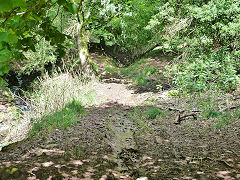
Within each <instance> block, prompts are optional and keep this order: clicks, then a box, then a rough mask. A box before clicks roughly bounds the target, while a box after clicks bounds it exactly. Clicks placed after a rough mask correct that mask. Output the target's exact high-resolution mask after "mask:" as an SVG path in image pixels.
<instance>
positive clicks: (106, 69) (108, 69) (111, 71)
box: [105, 66, 117, 75]
mask: <svg viewBox="0 0 240 180" xmlns="http://www.w3.org/2000/svg"><path fill="white" fill-rule="evenodd" d="M105 71H107V72H108V73H110V74H112V75H115V74H117V71H116V69H114V68H112V67H110V66H106V67H105Z"/></svg>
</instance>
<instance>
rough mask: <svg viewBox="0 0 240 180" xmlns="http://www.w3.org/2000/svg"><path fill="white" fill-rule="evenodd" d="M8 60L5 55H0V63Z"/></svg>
mask: <svg viewBox="0 0 240 180" xmlns="http://www.w3.org/2000/svg"><path fill="white" fill-rule="evenodd" d="M8 61H9V58H8V57H6V56H0V63H6V62H8Z"/></svg>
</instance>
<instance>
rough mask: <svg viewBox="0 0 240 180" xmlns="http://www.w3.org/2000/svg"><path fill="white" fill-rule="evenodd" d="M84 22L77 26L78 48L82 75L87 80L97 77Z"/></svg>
mask: <svg viewBox="0 0 240 180" xmlns="http://www.w3.org/2000/svg"><path fill="white" fill-rule="evenodd" d="M83 24H84V23H83V22H79V23H78V26H77V46H78V54H79V59H80V61H79V65H80V73H81V75H82V76H83V77H84V78H86V79H91V78H93V77H95V75H96V71H95V69H94V67H93V62H92V59H91V56H90V53H89V50H88V41H87V33H86V30H85V27H84V25H83Z"/></svg>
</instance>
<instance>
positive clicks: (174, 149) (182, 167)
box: [0, 81, 240, 180]
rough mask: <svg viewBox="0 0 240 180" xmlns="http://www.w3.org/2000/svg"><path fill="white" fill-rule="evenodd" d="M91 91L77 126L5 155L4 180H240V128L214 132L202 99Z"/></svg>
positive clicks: (0, 160)
mask: <svg viewBox="0 0 240 180" xmlns="http://www.w3.org/2000/svg"><path fill="white" fill-rule="evenodd" d="M90 88H92V89H94V90H95V91H94V92H95V101H94V102H93V104H92V105H91V106H89V107H87V108H86V111H87V113H86V114H85V115H84V116H81V117H79V121H78V123H77V124H76V125H74V126H73V127H71V128H69V129H68V130H59V129H55V130H53V131H52V132H51V133H45V134H44V133H43V134H41V135H39V136H37V137H33V138H31V139H25V140H23V141H21V142H18V143H14V144H12V145H10V146H7V147H4V148H3V150H2V151H0V180H8V179H24V180H25V179H43V180H45V179H102V180H104V179H138V178H139V179H225V180H233V179H240V141H239V140H240V121H239V120H236V121H233V122H232V123H231V124H229V125H226V126H223V127H222V128H220V129H219V128H214V123H215V119H214V118H213V119H203V118H201V117H202V116H201V114H202V113H203V112H202V111H198V110H196V109H194V108H195V107H194V104H198V102H196V99H194V98H193V99H191V98H190V99H186V98H185V99H184V98H183V99H180V98H171V97H169V96H167V95H166V94H167V91H163V92H158V93H152V92H145V93H137V92H136V91H134V90H133V89H130V88H129V85H128V84H126V83H121V81H119V82H118V83H116V82H115V83H113V82H109V81H108V83H103V82H95V83H93V84H92V85H91V87H90ZM191 105H193V106H191ZM156 108H157V110H156ZM154 109H155V110H154ZM183 112H184V113H185V115H184V114H182V113H183ZM154 113H155V114H154ZM191 114H193V115H191ZM180 115H181V117H180ZM188 115H189V116H188ZM184 116H185V118H183V117H184ZM176 121H177V122H176Z"/></svg>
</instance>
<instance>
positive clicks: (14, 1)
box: [0, 0, 26, 12]
mask: <svg viewBox="0 0 240 180" xmlns="http://www.w3.org/2000/svg"><path fill="white" fill-rule="evenodd" d="M25 5H26V0H7V1H6V0H0V11H1V12H6V11H9V10H11V9H12V8H15V7H23V6H25Z"/></svg>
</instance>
